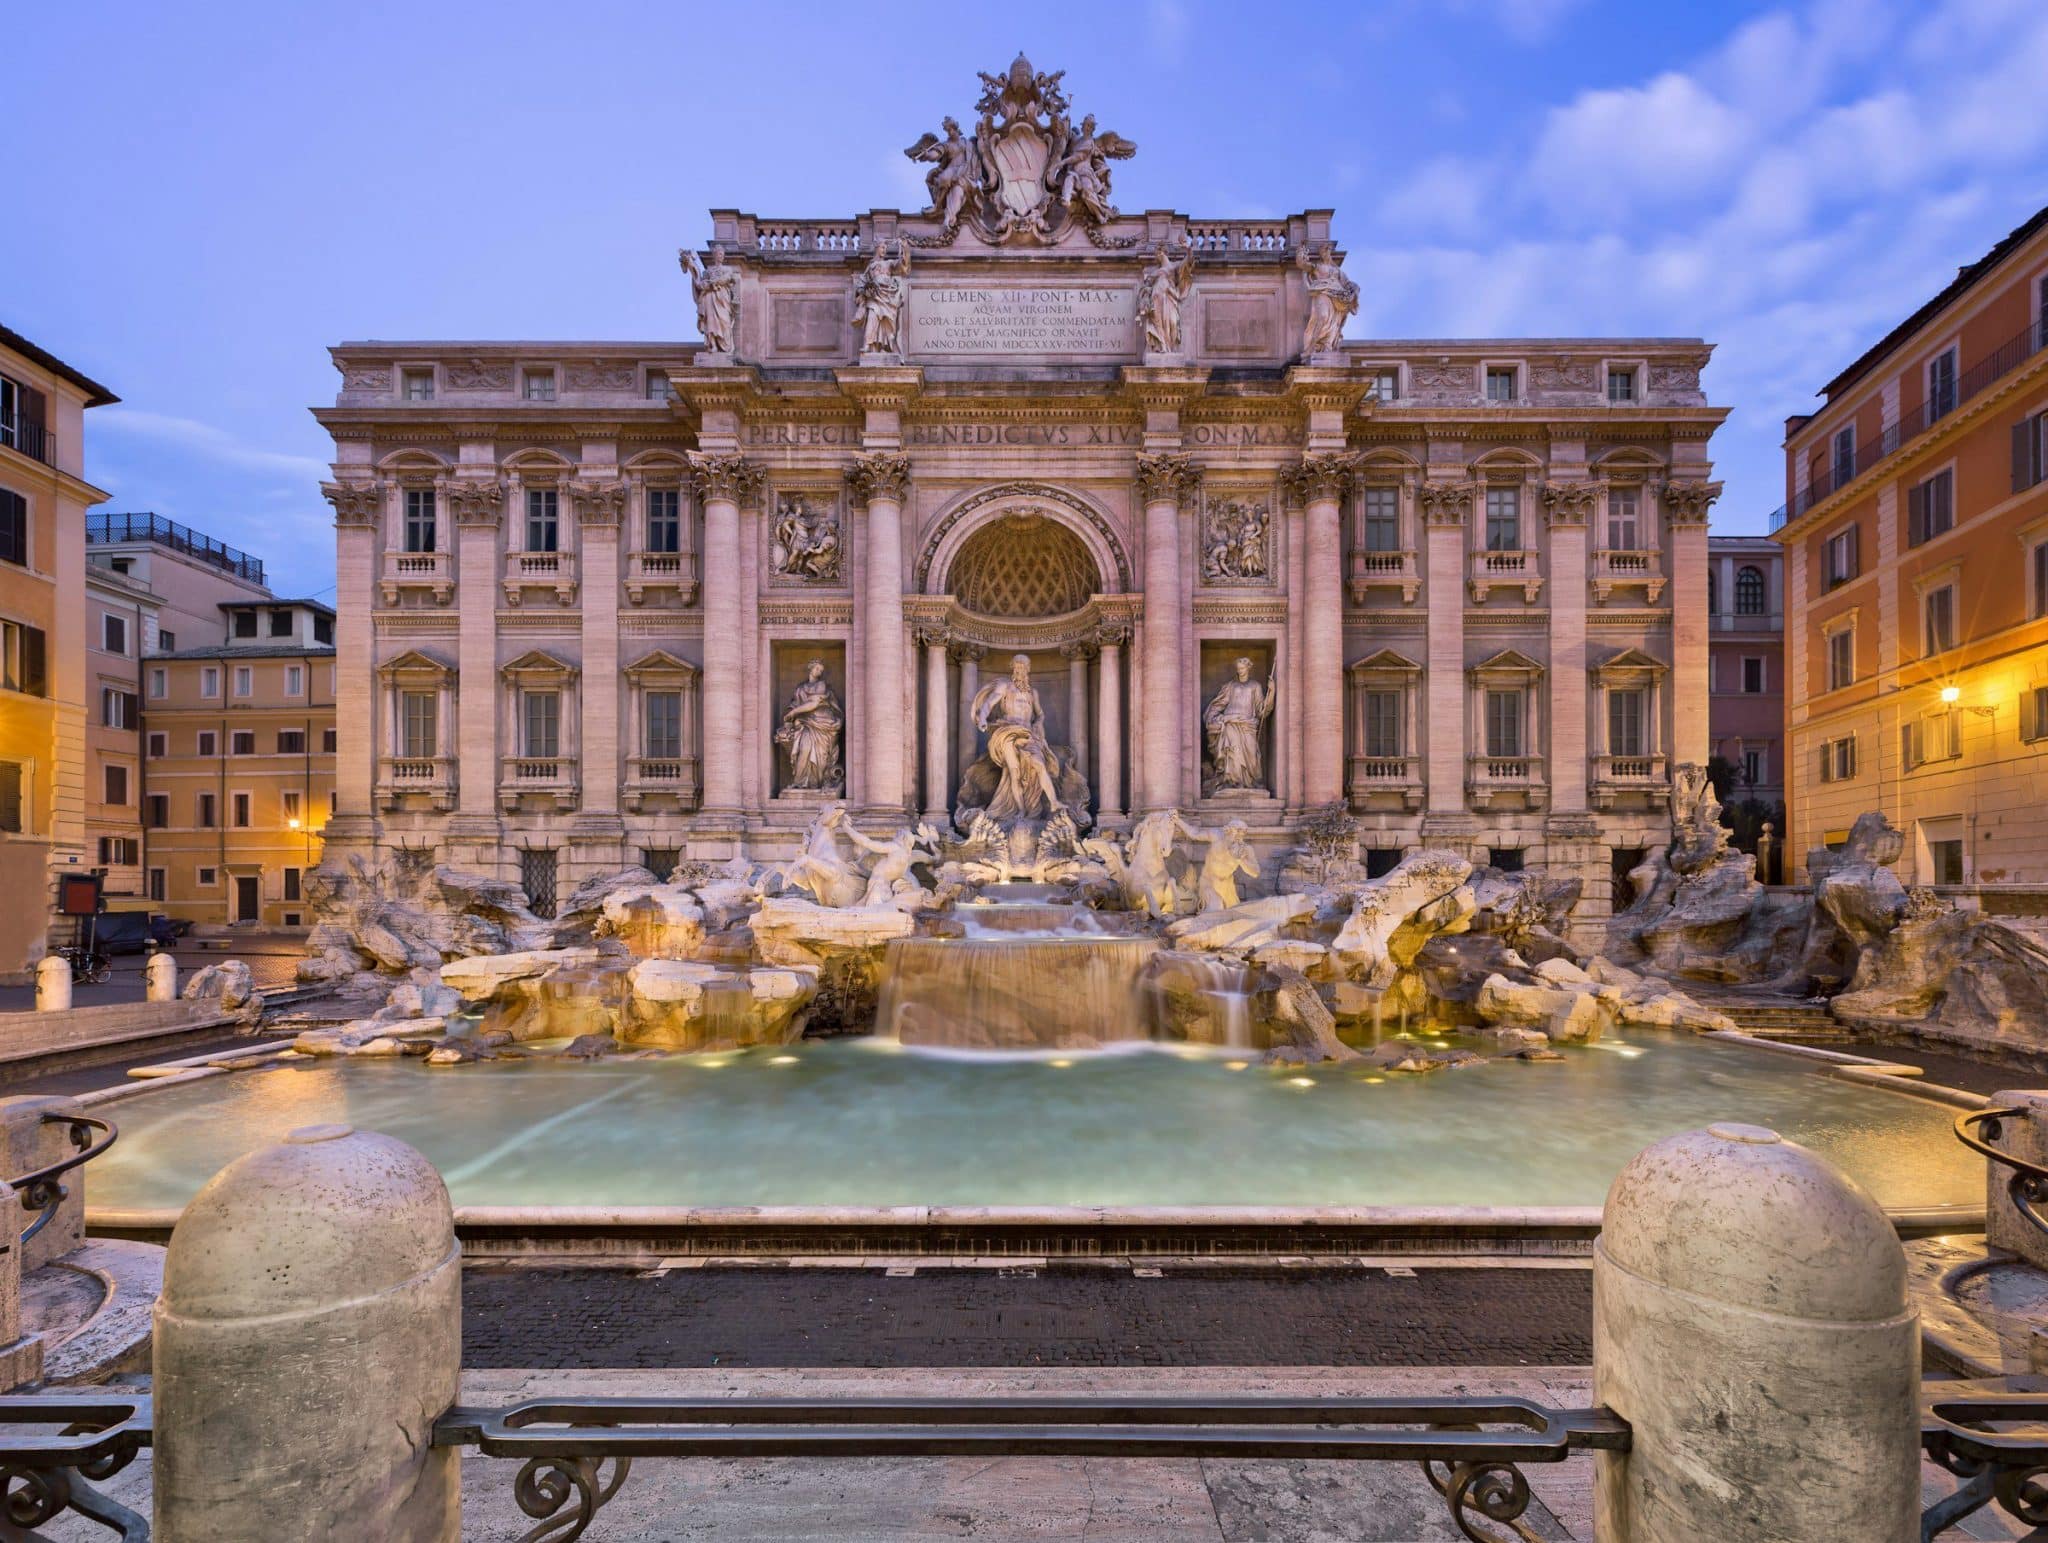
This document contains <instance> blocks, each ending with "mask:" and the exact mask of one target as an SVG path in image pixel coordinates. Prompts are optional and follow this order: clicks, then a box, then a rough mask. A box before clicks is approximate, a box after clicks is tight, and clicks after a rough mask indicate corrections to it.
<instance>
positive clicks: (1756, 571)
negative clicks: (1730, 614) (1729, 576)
mask: <svg viewBox="0 0 2048 1543" xmlns="http://www.w3.org/2000/svg"><path fill="white" fill-rule="evenodd" d="M1735 614H1736V615H1737V616H1761V615H1763V614H1764V574H1763V570H1762V569H1761V568H1742V569H1738V570H1737V571H1736V574H1735Z"/></svg>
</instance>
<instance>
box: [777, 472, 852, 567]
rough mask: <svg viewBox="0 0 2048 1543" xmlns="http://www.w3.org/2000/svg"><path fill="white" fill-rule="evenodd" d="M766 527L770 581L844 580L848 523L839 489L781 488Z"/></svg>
mask: <svg viewBox="0 0 2048 1543" xmlns="http://www.w3.org/2000/svg"><path fill="white" fill-rule="evenodd" d="M766 524H767V532H766V536H767V541H768V571H769V575H770V580H769V581H770V582H771V583H774V584H779V585H795V584H802V585H839V584H844V583H845V582H846V545H845V521H844V514H843V508H842V500H841V496H840V490H839V489H838V488H837V487H833V486H829V485H821V486H816V487H778V488H777V489H776V490H775V493H774V496H773V498H772V499H771V500H770V502H769V514H768V518H767V521H766Z"/></svg>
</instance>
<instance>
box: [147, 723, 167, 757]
mask: <svg viewBox="0 0 2048 1543" xmlns="http://www.w3.org/2000/svg"><path fill="white" fill-rule="evenodd" d="M170 753H171V736H170V735H169V734H167V733H165V732H164V731H163V730H162V729H154V730H152V731H151V732H150V736H149V758H150V759H151V760H152V761H161V760H162V759H163V758H164V757H165V756H167V755H169V754H170Z"/></svg>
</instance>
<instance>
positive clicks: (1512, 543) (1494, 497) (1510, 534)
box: [1486, 488, 1522, 552]
mask: <svg viewBox="0 0 2048 1543" xmlns="http://www.w3.org/2000/svg"><path fill="white" fill-rule="evenodd" d="M1521 546H1522V490H1521V489H1520V488H1488V489H1487V490H1486V550H1487V551H1489V552H1515V551H1519V550H1520V549H1521Z"/></svg>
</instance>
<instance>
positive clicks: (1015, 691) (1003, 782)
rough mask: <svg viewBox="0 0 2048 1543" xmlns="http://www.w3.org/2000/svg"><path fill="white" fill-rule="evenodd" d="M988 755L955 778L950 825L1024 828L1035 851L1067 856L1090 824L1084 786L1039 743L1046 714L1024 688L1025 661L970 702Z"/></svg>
mask: <svg viewBox="0 0 2048 1543" xmlns="http://www.w3.org/2000/svg"><path fill="white" fill-rule="evenodd" d="M968 714H969V716H970V718H971V719H972V721H973V723H974V726H975V728H976V729H978V730H979V731H980V732H981V733H983V734H984V735H986V736H987V739H988V748H987V751H986V752H985V753H984V754H983V755H982V757H981V758H980V759H979V760H977V761H976V762H975V763H974V764H973V765H972V766H970V767H969V768H968V769H967V772H966V774H965V775H964V776H963V777H962V778H961V787H960V807H959V809H958V810H957V811H956V813H955V815H954V823H955V824H957V825H958V826H959V827H960V828H961V829H962V830H963V831H967V832H970V833H977V832H978V833H980V834H982V835H984V836H986V835H987V834H989V832H990V830H991V829H993V830H995V831H1001V832H1004V833H1006V834H1009V833H1014V832H1015V831H1016V830H1017V829H1018V828H1019V827H1020V826H1028V827H1029V828H1031V829H1032V830H1034V831H1036V832H1037V833H1038V838H1039V845H1040V847H1041V848H1043V847H1044V846H1045V845H1046V844H1047V837H1048V836H1049V837H1051V845H1053V846H1054V847H1057V848H1060V849H1071V848H1072V847H1073V846H1074V844H1075V843H1076V841H1077V839H1078V833H1079V832H1080V831H1081V830H1083V829H1085V828H1086V827H1087V826H1088V825H1089V824H1090V823H1091V818H1090V816H1089V813H1088V782H1087V779H1086V778H1085V777H1083V776H1082V775H1081V774H1080V772H1079V771H1078V770H1077V769H1076V767H1075V766H1074V762H1073V752H1072V751H1071V750H1067V749H1066V747H1064V746H1054V745H1050V744H1048V743H1047V742H1046V738H1045V707H1044V704H1043V703H1042V702H1040V701H1039V698H1038V688H1037V687H1035V686H1033V685H1032V684H1031V657H1030V655H1028V654H1018V655H1016V656H1015V657H1014V658H1012V659H1011V661H1010V673H1009V675H1008V676H1007V677H1005V678H1003V679H1000V680H995V681H991V682H990V683H989V684H988V685H986V686H983V687H982V688H981V689H980V690H979V691H977V692H976V693H975V694H974V700H973V702H972V703H971V704H969V707H968Z"/></svg>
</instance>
